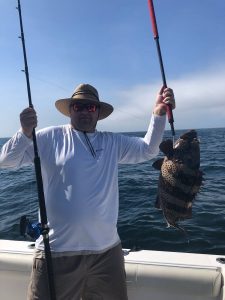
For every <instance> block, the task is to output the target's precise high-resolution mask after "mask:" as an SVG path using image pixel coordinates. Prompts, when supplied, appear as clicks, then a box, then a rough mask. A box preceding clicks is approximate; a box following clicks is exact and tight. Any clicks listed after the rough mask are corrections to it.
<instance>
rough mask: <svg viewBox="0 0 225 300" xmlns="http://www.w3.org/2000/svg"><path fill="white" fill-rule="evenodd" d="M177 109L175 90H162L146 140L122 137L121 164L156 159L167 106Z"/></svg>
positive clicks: (120, 141) (120, 142)
mask: <svg viewBox="0 0 225 300" xmlns="http://www.w3.org/2000/svg"><path fill="white" fill-rule="evenodd" d="M168 104H170V105H171V107H172V108H173V109H174V108H175V99H174V95H173V90H172V89H170V88H166V89H164V88H162V89H161V90H160V92H159V94H158V95H157V98H156V103H155V106H154V109H153V115H152V118H151V121H150V125H149V127H148V131H147V133H146V135H145V137H144V138H137V137H128V136H121V137H120V140H119V147H118V148H119V162H120V163H138V162H143V161H146V160H149V159H152V158H154V157H155V156H156V155H157V154H158V153H159V145H160V143H161V141H162V138H163V133H164V129H165V123H166V111H167V105H168Z"/></svg>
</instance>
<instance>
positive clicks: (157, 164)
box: [152, 158, 164, 170]
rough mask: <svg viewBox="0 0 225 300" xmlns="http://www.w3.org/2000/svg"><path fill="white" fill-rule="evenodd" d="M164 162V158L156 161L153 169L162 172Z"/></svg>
mask: <svg viewBox="0 0 225 300" xmlns="http://www.w3.org/2000/svg"><path fill="white" fill-rule="evenodd" d="M163 161H164V158H160V159H158V160H156V161H155V162H154V163H153V164H152V166H153V168H155V169H156V170H161V167H162V164H163Z"/></svg>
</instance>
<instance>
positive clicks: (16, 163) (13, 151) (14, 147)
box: [0, 130, 34, 168]
mask: <svg viewBox="0 0 225 300" xmlns="http://www.w3.org/2000/svg"><path fill="white" fill-rule="evenodd" d="M33 159H34V150H33V141H32V140H31V139H29V138H28V137H26V135H25V134H23V133H22V131H21V130H19V131H18V132H17V133H16V134H15V135H14V136H13V137H12V138H11V139H9V140H8V141H7V142H6V143H5V144H4V145H3V147H2V149H1V152H0V168H19V167H22V166H25V165H30V164H32V163H33Z"/></svg>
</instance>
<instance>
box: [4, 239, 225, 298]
mask: <svg viewBox="0 0 225 300" xmlns="http://www.w3.org/2000/svg"><path fill="white" fill-rule="evenodd" d="M33 251H34V243H32V242H28V241H14V240H0V299H1V300H15V299H16V300H24V299H26V291H27V286H28V282H29V277H30V272H31V266H32V257H33ZM124 258H125V268H126V278H127V279H126V280H127V286H128V298H129V300H165V299H166V300H225V290H224V277H225V256H219V255H210V254H195V253H181V252H166V251H165V252H164V251H151V250H140V251H135V252H132V251H129V250H127V249H124Z"/></svg>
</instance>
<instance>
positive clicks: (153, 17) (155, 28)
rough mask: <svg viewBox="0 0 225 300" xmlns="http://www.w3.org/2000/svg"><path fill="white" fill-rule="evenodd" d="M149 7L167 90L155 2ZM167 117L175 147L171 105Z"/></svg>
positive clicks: (149, 0)
mask: <svg viewBox="0 0 225 300" xmlns="http://www.w3.org/2000/svg"><path fill="white" fill-rule="evenodd" d="M148 6H149V11H150V18H151V23H152V30H153V36H154V40H155V42H156V48H157V53H158V58H159V65H160V71H161V76H162V82H163V86H164V88H167V83H166V75H165V70H164V66H163V59H162V53H161V48H160V44H159V33H158V28H157V23H156V16H155V10H154V5H153V0H148ZM167 108H168V109H167V116H168V121H169V123H170V127H171V132H172V137H173V145H174V142H175V141H174V140H175V130H174V124H173V123H174V119H173V112H172V107H171V105H170V104H169V105H167Z"/></svg>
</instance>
